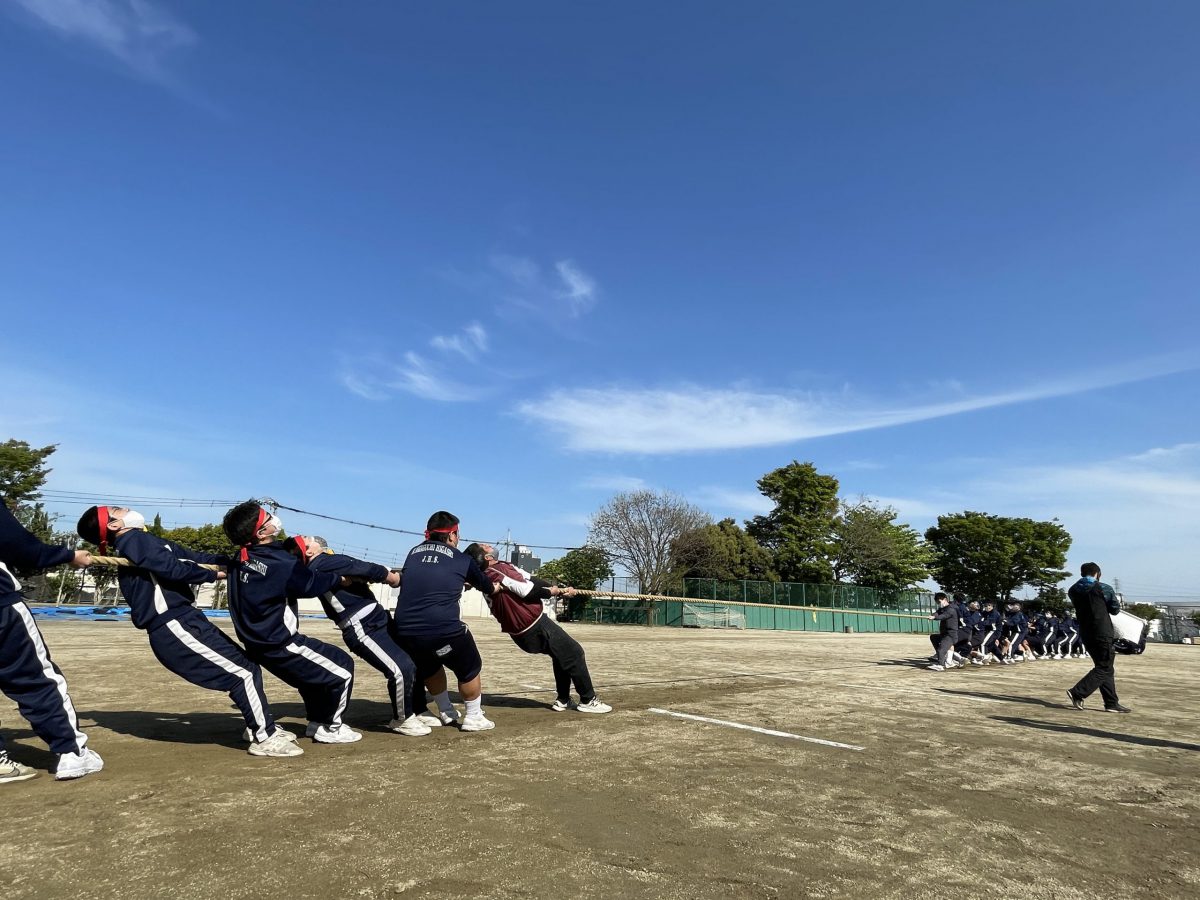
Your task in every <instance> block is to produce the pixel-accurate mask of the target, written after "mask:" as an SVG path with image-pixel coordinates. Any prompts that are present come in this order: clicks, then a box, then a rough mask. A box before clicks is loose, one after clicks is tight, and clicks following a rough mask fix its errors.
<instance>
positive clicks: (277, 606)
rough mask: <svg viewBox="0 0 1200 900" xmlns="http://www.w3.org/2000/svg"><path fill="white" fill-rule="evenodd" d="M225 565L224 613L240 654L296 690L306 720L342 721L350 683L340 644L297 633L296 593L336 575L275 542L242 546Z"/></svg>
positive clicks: (332, 581) (330, 584) (313, 589)
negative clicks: (242, 555)
mask: <svg viewBox="0 0 1200 900" xmlns="http://www.w3.org/2000/svg"><path fill="white" fill-rule="evenodd" d="M247 550H248V558H247V559H246V560H245V561H242V560H240V559H236V558H235V559H234V560H233V561H232V564H231V566H230V569H229V613H230V616H231V618H232V619H233V627H234V630H235V631H236V632H237V635H238V637H239V638H240V639H241V641H242V644H243V645H244V646H245V648H246V655H247V656H249V657H250V658H251V659H252V660H254V661H255V662H256V663H258V664H259V665H260V666H262V667H263V668H264V669H266V670H267V671H268V672H270V673H271V674H273V675H274V676H275V677H276V678H278V679H279V680H280V681H283V682H284V683H286V684H290V685H291V686H292V687H294V688H295V689H296V690H298V691H299V692H300V696H301V697H302V698H303V700H304V708H305V710H306V712H307V715H308V719H309V721H310V722H316V723H318V724H320V725H327V726H329V725H332V726H337V725H341V724H342V713H344V712H345V711H346V704H347V703H349V702H350V691H351V688H352V687H353V684H354V660H352V659H351V658H350V654H348V653H347V652H346V651H345V650H339V649H338V648H337V647H335V646H333V645H332V644H326V643H325V642H324V641H318V640H316V639H315V638H310V637H308V636H306V635H303V634H300V632H299V631H298V627H299V623H300V617H299V616H298V614H297V612H296V598H298V597H319V596H320V595H321V594H324V593H327V592H328V591H331V590H333V589H334V588H335V587H337V585H338V583H339V582H340V580H341V576H340V575H336V574H333V573H331V572H316V571H312V570H309V569H307V568H305V567H304V566H303V565H301V564H300V560H298V559H296V557H294V556H292V554H290V553H288V552H287V551H286V550H284V549H283V547H282V546H281V545H280V544H278V543H270V544H256V545H254V546H252V547H248V548H247Z"/></svg>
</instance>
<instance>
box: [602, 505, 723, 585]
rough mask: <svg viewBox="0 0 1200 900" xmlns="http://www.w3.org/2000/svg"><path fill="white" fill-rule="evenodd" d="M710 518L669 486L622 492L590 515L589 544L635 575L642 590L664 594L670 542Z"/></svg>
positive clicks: (668, 575) (669, 582)
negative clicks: (667, 487) (654, 489)
mask: <svg viewBox="0 0 1200 900" xmlns="http://www.w3.org/2000/svg"><path fill="white" fill-rule="evenodd" d="M711 521H712V518H711V517H710V516H709V515H708V513H706V512H704V511H703V510H701V509H699V508H698V507H695V506H692V505H691V504H690V503H688V502H687V501H686V500H684V499H683V498H682V497H680V496H679V495H678V494H672V493H670V492H669V491H649V490H640V491H627V492H623V493H620V494H617V495H616V496H614V497H613V498H612V499H611V500H609V501H608V503H606V504H605V505H604V506H602V507H601V508H600V509H599V510H598V511H597V512H596V514H595V515H594V516H592V521H591V527H590V528H589V529H588V544H590V545H592V546H595V547H600V548H602V549H604V550H605V551H606V552H607V553H608V557H609V559H611V560H612V561H613V562H614V563H616V564H617V565H619V566H621V567H622V568H624V569H625V571H627V572H628V573H629V574H630V575H632V576H633V577H634V578H636V579H637V581H638V584H639V585H641V589H642V592H643V593H647V594H662V593H665V592H666V591H667V590H668V589H669V588H670V587H671V586H672V583H673V574H672V572H671V545H672V544H673V543H674V541H675V539H676V538H678V537H679V536H680V535H681V534H683V533H684V532H686V531H691V530H692V529H694V528H700V527H701V526H703V525H707V524H708V523H709V522H711Z"/></svg>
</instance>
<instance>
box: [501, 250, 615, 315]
mask: <svg viewBox="0 0 1200 900" xmlns="http://www.w3.org/2000/svg"><path fill="white" fill-rule="evenodd" d="M488 263H489V265H490V267H491V269H492V271H493V272H494V273H495V274H496V275H497V276H498V277H499V278H500V280H501V287H500V289H501V292H502V297H503V300H502V304H501V307H500V312H501V313H502V314H509V315H511V314H514V313H515V314H519V315H525V316H527V315H530V314H539V315H542V316H548V317H550V318H551V319H553V318H558V317H562V318H566V319H567V320H572V319H578V318H580V317H581V316H583V315H585V314H587V313H588V312H590V311H591V310H592V308H593V307H594V306H595V305H596V302H597V299H598V296H599V287H598V286H597V283H596V279H594V278H593V277H592V276H591V275H589V274H588V273H586V272H585V271H583V269H581V268H580V267H579V265H578V264H577V263H576V262H575V261H574V260H572V259H560V260H557V261H556V262H555V263H554V269H553V272H552V273H551V274H549V275H547V274H544V272H543V269H542V267H541V266H540V265H539V264H538V263H537V262H536V261H534V260H532V259H529V258H527V257H523V256H510V255H508V254H504V253H494V254H492V256H491V257H490V258H489V260H488Z"/></svg>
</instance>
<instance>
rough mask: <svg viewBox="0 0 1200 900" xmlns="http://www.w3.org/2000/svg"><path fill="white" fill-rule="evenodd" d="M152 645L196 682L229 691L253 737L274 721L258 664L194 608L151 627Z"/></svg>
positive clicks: (174, 668) (262, 736) (258, 737)
mask: <svg viewBox="0 0 1200 900" xmlns="http://www.w3.org/2000/svg"><path fill="white" fill-rule="evenodd" d="M148 637H149V639H150V649H151V650H153V651H154V655H155V657H157V659H158V661H159V662H160V663H162V664H163V666H164V667H165V668H166V669H168V670H169V671H171V672H174V673H175V674H176V675H178V676H179V677H180V678H182V679H184V680H185V681H187V682H189V683H191V684H194V685H196V686H197V687H202V688H207V689H209V690H214V691H224V692H225V693H227V694H229V699H231V700H232V701H233V702H234V704H235V705H236V706H237V708H238V709H239V710H240V711H241V713H242V718H243V719H245V721H246V727H247V728H248V729H250V732H251V734H252V735H253V737H254V740H255V741H260V742H261V741H265V740H266V739H267V737H268V736H269V735H270V734H271V732H273V731H274V730H275V722H274V719H273V718H272V716H271V709H270V706H269V705H268V703H267V697H266V693H265V692H264V690H263V683H262V670H261V669H260V668H259V667H258V666H257V665H256V664H255V663H253V662H251V661H250V659H249V658H247V656H246V655H245V654H244V653H243V652H242V648H241V647H239V646H238V645H237V644H235V643H234V642H233V641H231V640H230V639H229V638H228V637H226V636H225V634H224V633H223V632H222V631H221V630H220V629H218V628H217V627H216V626H215V625H213V624H212V623H211V622H209V621H208V619H207V618H206V617H205V615H204V613H202V612H200V611H199V610H198V609H190V610H188V611H187V612H185V613H184V614H183V615H181V616H179V617H178V618H175V619H169V620H168V621H166V622H165V623H163V624H161V625H159V626H157V627H155V628H152V629H150V631H149V632H148Z"/></svg>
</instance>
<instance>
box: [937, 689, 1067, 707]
mask: <svg viewBox="0 0 1200 900" xmlns="http://www.w3.org/2000/svg"><path fill="white" fill-rule="evenodd" d="M934 690H936V691H937V692H938V693H940V694H954V695H955V696H958V697H981V698H983V699H984V700H1001V701H1003V702H1005V703H1028V704H1030V705H1031V706H1044V707H1046V709H1070V708H1071V707H1069V706H1068V705H1067V704H1066V703H1052V702H1051V701H1049V700H1043V699H1042V698H1041V697H1018V696H1017V695H1016V694H989V693H987V692H986V691H956V690H954V689H953V688H934Z"/></svg>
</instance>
